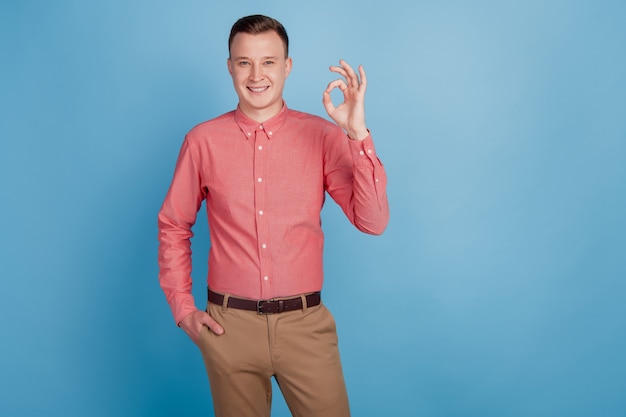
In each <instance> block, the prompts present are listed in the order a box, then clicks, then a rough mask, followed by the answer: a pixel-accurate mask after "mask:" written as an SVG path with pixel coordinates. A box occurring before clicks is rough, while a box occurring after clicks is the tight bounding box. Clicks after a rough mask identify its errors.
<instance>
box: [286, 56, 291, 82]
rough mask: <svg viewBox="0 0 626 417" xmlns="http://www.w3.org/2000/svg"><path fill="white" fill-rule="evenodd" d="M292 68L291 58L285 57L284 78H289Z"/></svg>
mask: <svg viewBox="0 0 626 417" xmlns="http://www.w3.org/2000/svg"><path fill="white" fill-rule="evenodd" d="M292 67H293V61H292V60H291V57H287V59H286V60H285V78H287V77H289V73H290V72H291V68H292Z"/></svg>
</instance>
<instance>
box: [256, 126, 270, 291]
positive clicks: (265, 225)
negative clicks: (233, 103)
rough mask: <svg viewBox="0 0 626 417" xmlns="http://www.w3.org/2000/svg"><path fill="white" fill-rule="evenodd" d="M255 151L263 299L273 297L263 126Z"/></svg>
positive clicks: (265, 134)
mask: <svg viewBox="0 0 626 417" xmlns="http://www.w3.org/2000/svg"><path fill="white" fill-rule="evenodd" d="M254 137H255V143H254V147H255V151H254V208H255V213H256V232H257V233H256V235H257V245H258V253H259V265H260V280H261V298H262V299H270V298H271V297H272V278H273V277H272V273H271V272H272V271H271V257H270V250H271V248H270V247H269V238H270V235H269V217H270V216H271V215H272V213H268V211H267V186H268V184H267V181H266V161H267V152H268V151H269V138H268V134H267V132H266V131H265V129H264V126H263V125H260V126H258V128H257V129H256V130H255V135H254Z"/></svg>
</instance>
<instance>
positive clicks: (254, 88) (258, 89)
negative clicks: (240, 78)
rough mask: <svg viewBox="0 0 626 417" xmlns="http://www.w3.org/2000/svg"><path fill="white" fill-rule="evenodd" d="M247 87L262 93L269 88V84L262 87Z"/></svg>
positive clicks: (254, 91)
mask: <svg viewBox="0 0 626 417" xmlns="http://www.w3.org/2000/svg"><path fill="white" fill-rule="evenodd" d="M247 88H248V90H250V91H251V92H253V93H262V92H264V91H265V90H267V89H269V88H270V86H269V85H265V86H263V87H247Z"/></svg>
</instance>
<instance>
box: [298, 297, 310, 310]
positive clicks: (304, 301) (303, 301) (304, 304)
mask: <svg viewBox="0 0 626 417" xmlns="http://www.w3.org/2000/svg"><path fill="white" fill-rule="evenodd" d="M300 298H301V299H302V312H303V313H304V312H305V311H306V309H307V308H309V306H308V305H307V303H306V295H304V294H300Z"/></svg>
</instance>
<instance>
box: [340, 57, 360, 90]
mask: <svg viewBox="0 0 626 417" xmlns="http://www.w3.org/2000/svg"><path fill="white" fill-rule="evenodd" d="M339 63H340V64H341V66H342V67H343V68H344V70H345V72H346V79H347V80H348V84H349V85H352V86H354V87H357V88H358V87H359V84H360V83H359V77H358V76H357V75H356V72H354V70H353V69H352V67H351V66H350V64H348V63H347V62H346V61H344V60H343V59H340V60H339Z"/></svg>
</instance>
